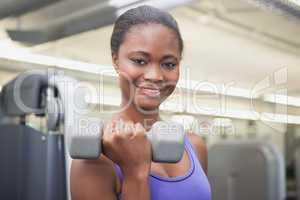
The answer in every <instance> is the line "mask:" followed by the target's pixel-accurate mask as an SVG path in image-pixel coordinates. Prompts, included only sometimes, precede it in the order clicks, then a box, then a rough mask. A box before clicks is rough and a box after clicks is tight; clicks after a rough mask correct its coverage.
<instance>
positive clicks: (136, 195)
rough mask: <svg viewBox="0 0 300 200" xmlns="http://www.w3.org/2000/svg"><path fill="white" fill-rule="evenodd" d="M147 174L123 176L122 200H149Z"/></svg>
mask: <svg viewBox="0 0 300 200" xmlns="http://www.w3.org/2000/svg"><path fill="white" fill-rule="evenodd" d="M148 178H149V174H148V173H133V174H127V175H126V174H125V175H124V180H123V184H122V200H141V199H143V200H150V190H149V182H148Z"/></svg>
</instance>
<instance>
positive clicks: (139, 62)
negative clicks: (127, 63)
mask: <svg viewBox="0 0 300 200" xmlns="http://www.w3.org/2000/svg"><path fill="white" fill-rule="evenodd" d="M131 61H132V62H133V63H134V64H136V65H146V64H147V61H145V60H144V59H135V58H132V59H131Z"/></svg>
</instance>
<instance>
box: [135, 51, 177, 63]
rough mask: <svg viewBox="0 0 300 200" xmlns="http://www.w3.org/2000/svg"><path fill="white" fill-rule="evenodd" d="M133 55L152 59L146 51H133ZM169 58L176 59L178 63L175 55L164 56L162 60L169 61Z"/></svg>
mask: <svg viewBox="0 0 300 200" xmlns="http://www.w3.org/2000/svg"><path fill="white" fill-rule="evenodd" d="M131 53H140V54H142V55H143V56H146V57H150V54H149V53H147V52H145V51H133V52H131ZM169 58H174V59H176V61H178V58H177V57H176V56H174V55H173V54H167V55H164V56H163V58H162V60H165V59H169Z"/></svg>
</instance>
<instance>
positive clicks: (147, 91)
mask: <svg viewBox="0 0 300 200" xmlns="http://www.w3.org/2000/svg"><path fill="white" fill-rule="evenodd" d="M138 88H139V90H140V92H141V93H142V94H144V95H146V96H148V97H150V98H159V97H160V96H161V90H160V89H159V88H154V87H138Z"/></svg>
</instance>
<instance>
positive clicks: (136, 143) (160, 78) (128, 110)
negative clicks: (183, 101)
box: [70, 24, 207, 200]
mask: <svg viewBox="0 0 300 200" xmlns="http://www.w3.org/2000/svg"><path fill="white" fill-rule="evenodd" d="M174 41H178V39H177V36H176V34H175V33H174V31H173V30H171V29H169V28H168V27H165V26H163V25H160V24H147V25H136V26H134V27H132V28H131V29H130V30H129V32H128V33H127V34H126V36H125V39H124V41H123V43H122V45H121V46H120V49H119V51H118V53H117V54H113V55H112V61H113V64H114V67H115V69H116V71H117V72H118V73H119V85H120V89H121V93H122V104H121V106H122V108H124V109H123V110H122V111H121V112H120V113H118V114H116V115H115V116H113V118H112V119H111V121H110V122H109V123H108V124H107V125H106V127H105V130H104V136H103V145H104V152H103V155H101V157H100V159H99V160H96V161H92V160H73V162H72V166H71V180H70V181H71V194H72V199H73V200H88V199H104V200H113V199H117V194H119V193H120V192H121V191H122V198H123V199H130V200H134V199H150V198H151V197H150V192H149V185H148V177H149V173H150V172H151V173H154V174H157V175H160V176H164V177H176V176H182V175H183V174H185V173H186V172H187V171H188V170H189V168H190V164H191V163H190V160H189V158H188V155H187V152H186V151H185V152H184V154H183V157H182V159H181V160H180V161H179V162H178V163H176V164H167V163H154V162H152V161H151V145H150V142H149V141H148V140H147V137H146V131H148V130H149V129H150V128H151V126H152V124H153V123H155V122H156V121H157V120H160V116H159V111H158V110H159V106H160V104H161V103H162V102H163V101H164V100H165V99H166V98H167V97H168V96H170V95H171V94H172V92H173V91H174V89H175V87H176V84H177V82H178V79H179V65H180V60H181V52H180V50H179V44H178V42H174ZM145 85H147V86H150V85H151V86H153V87H155V88H160V96H159V97H158V98H151V97H149V96H147V95H145V93H144V90H143V89H142V88H141V87H142V86H145ZM187 135H188V138H189V140H190V141H191V143H192V145H193V147H194V149H195V151H196V154H197V156H198V158H199V162H200V163H201V165H202V167H203V169H204V171H205V172H206V171H207V150H206V146H205V143H204V141H203V140H202V139H201V137H200V136H198V135H197V134H195V133H188V134H187ZM114 163H116V164H118V165H119V166H120V167H121V169H122V173H123V175H124V177H125V178H124V181H123V182H122V183H121V182H120V180H119V179H118V178H117V175H116V173H115V169H114Z"/></svg>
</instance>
